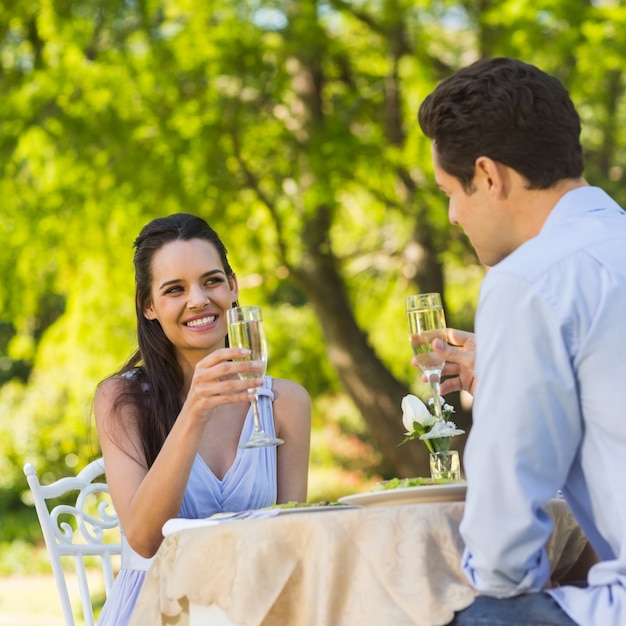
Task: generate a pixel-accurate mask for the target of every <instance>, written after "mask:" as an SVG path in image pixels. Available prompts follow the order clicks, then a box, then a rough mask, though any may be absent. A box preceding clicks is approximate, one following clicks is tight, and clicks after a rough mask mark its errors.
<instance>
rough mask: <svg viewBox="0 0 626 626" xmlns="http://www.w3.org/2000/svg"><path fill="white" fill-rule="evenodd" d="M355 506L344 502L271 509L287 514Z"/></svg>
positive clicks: (336, 509)
mask: <svg viewBox="0 0 626 626" xmlns="http://www.w3.org/2000/svg"><path fill="white" fill-rule="evenodd" d="M353 508H354V506H351V505H348V503H342V504H319V505H316V506H290V507H286V508H283V509H281V508H280V507H276V508H274V509H270V510H271V511H278V514H279V515H285V514H286V513H314V512H315V511H343V510H344V509H353Z"/></svg>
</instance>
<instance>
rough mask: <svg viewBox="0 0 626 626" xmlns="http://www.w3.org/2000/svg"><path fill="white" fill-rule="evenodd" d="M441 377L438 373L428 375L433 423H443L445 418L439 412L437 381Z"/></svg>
mask: <svg viewBox="0 0 626 626" xmlns="http://www.w3.org/2000/svg"><path fill="white" fill-rule="evenodd" d="M440 378H441V375H440V374H439V372H431V373H430V374H428V383H429V384H430V392H431V394H432V396H433V404H434V405H435V421H437V422H443V421H445V418H444V416H443V411H442V410H441V395H440V393H439V381H440Z"/></svg>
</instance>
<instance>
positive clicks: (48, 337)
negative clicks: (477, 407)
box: [0, 0, 626, 489]
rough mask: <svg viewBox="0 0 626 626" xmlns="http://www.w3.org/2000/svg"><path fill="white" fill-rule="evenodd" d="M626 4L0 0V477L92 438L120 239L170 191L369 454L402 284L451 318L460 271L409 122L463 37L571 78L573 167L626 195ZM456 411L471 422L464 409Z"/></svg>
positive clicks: (111, 337) (395, 412) (110, 338)
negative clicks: (355, 417) (356, 425)
mask: <svg viewBox="0 0 626 626" xmlns="http://www.w3.org/2000/svg"><path fill="white" fill-rule="evenodd" d="M625 26H626V7H623V6H621V5H620V4H619V3H617V4H616V3H612V2H608V1H607V2H600V1H599V2H590V1H585V0H533V2H530V0H482V1H481V2H470V1H469V0H464V1H456V2H453V1H450V0H362V1H360V2H352V1H348V0H268V1H264V2H261V1H260V0H237V1H233V0H212V1H211V2H193V1H192V0H103V1H99V2H94V1H93V0H72V1H70V0H47V1H45V2H44V1H43V0H28V1H24V0H7V1H5V2H4V3H3V4H2V6H1V7H0V86H1V88H2V93H3V97H2V98H1V99H0V120H1V121H2V132H1V133H0V203H1V205H0V240H1V241H2V246H1V247H0V271H1V272H2V276H3V278H4V279H3V281H2V282H1V283H0V348H2V355H0V384H3V386H2V388H1V389H0V410H1V411H2V415H3V417H2V422H1V424H0V431H2V432H1V433H0V435H1V437H0V452H1V454H0V486H3V487H4V488H7V489H11V488H12V486H13V485H15V484H17V483H18V482H19V481H21V476H20V474H21V465H22V463H23V461H24V458H25V457H26V456H27V455H33V454H39V455H40V456H41V457H42V464H43V465H45V466H46V467H47V468H49V469H50V471H51V472H53V473H54V472H57V471H58V472H60V471H62V470H63V468H65V467H66V466H67V465H72V464H75V463H77V462H78V459H80V458H85V457H87V456H88V455H89V453H90V451H93V450H94V449H95V448H96V447H97V444H96V443H95V442H93V441H91V443H90V441H89V437H86V435H88V434H89V426H88V424H89V415H90V402H91V395H92V393H93V389H94V387H95V385H96V383H97V381H98V380H100V379H101V378H103V377H104V376H106V375H107V374H108V373H109V372H111V371H112V370H114V369H115V368H116V367H117V366H118V365H119V364H120V363H121V361H122V360H123V359H124V358H125V357H126V356H128V355H129V354H130V352H131V351H132V348H133V343H134V339H133V319H132V316H133V309H132V304H131V303H132V291H133V277H132V271H131V262H130V261H131V255H132V249H131V244H132V240H133V238H134V237H135V235H136V234H137V232H138V231H139V229H140V227H141V226H142V225H143V224H144V223H145V222H146V221H148V220H149V219H151V218H153V217H155V216H157V215H164V214H167V213H171V212H175V211H190V212H194V213H197V214H200V215H202V216H203V217H205V218H206V219H208V220H209V221H210V222H211V223H212V224H213V225H214V226H215V228H216V229H217V230H218V232H220V234H221V235H222V236H223V238H224V240H225V242H226V243H227V245H228V246H229V247H230V248H231V257H232V261H233V264H234V267H235V268H236V270H237V272H238V275H239V276H240V279H241V282H242V285H243V294H242V300H244V301H248V302H252V301H255V302H258V303H260V304H263V305H264V306H267V308H268V311H270V313H269V317H268V320H269V321H270V323H269V324H268V326H269V332H270V343H271V345H272V367H271V373H274V374H275V375H286V376H290V377H293V378H295V379H298V380H300V381H301V382H302V383H303V384H304V385H305V386H306V387H307V388H309V390H310V391H311V393H312V394H313V396H314V398H317V397H321V396H322V395H324V394H328V393H339V392H341V393H344V394H346V395H347V397H349V398H350V399H351V401H352V403H353V405H354V406H355V407H356V409H357V410H358V412H359V413H360V414H361V415H362V417H363V420H364V423H365V425H366V429H367V437H369V438H370V440H371V442H372V443H373V445H374V446H375V448H376V449H377V450H378V451H379V452H380V453H381V455H382V460H381V461H380V463H379V467H378V468H377V469H378V470H379V471H380V472H383V473H384V474H386V475H392V474H395V475H415V474H420V473H424V472H426V471H427V470H426V463H427V459H426V453H425V448H424V447H421V446H401V447H398V446H397V444H398V442H399V441H401V439H402V430H403V429H402V425H401V421H400V409H399V407H400V400H401V398H402V396H403V395H405V394H406V393H408V392H409V390H410V389H411V388H413V389H418V388H419V384H418V383H416V382H415V381H416V378H417V376H416V372H415V371H414V370H413V369H412V368H411V367H410V365H409V358H410V352H409V348H408V342H407V340H406V328H405V326H406V323H405V319H404V311H403V298H404V296H406V295H409V294H410V293H413V292H417V291H440V292H442V293H443V294H444V298H445V301H446V307H447V310H448V321H449V323H450V324H451V325H456V326H461V327H465V328H471V325H472V315H473V305H474V301H475V298H476V294H477V286H478V284H479V281H480V278H481V276H482V274H483V268H481V267H480V266H479V265H478V264H477V261H476V259H475V257H474V254H473V252H472V250H471V247H470V246H469V245H468V243H467V241H466V239H465V237H464V235H463V234H462V233H461V232H460V231H458V230H456V229H451V228H450V227H449V225H448V223H447V214H446V204H445V199H444V198H442V197H441V196H440V194H439V193H438V192H437V190H436V188H435V186H434V183H433V181H432V176H431V166H430V146H429V142H427V141H426V140H425V139H424V138H423V137H422V136H421V134H420V132H419V130H418V128H417V124H416V122H415V119H416V113H417V109H418V107H419V103H420V101H421V100H422V98H423V97H424V96H425V95H426V94H427V93H428V92H429V91H430V90H431V89H432V88H433V86H434V84H435V83H436V82H437V81H438V80H440V79H441V78H443V77H445V76H446V75H448V74H449V73H451V72H452V71H453V70H454V69H456V68H457V67H459V66H461V65H464V64H466V63H468V62H470V61H472V60H474V59H476V58H478V57H480V56H497V55H511V56H517V57H520V58H524V59H525V60H528V61H530V62H535V63H537V64H539V65H541V66H542V67H543V68H544V69H546V70H547V71H550V72H553V73H555V74H557V75H558V76H559V77H560V78H561V79H562V80H563V82H564V83H565V84H566V85H567V86H568V88H570V90H571V92H572V95H573V97H574V99H575V101H576V102H577V104H578V105H579V108H580V111H581V115H582V117H583V122H584V126H585V131H584V143H585V146H586V149H587V157H588V169H587V171H588V178H589V179H590V182H592V183H594V184H599V185H602V186H604V187H605V188H607V189H608V190H609V191H610V192H612V193H613V194H614V195H615V196H616V198H617V199H618V200H620V201H621V202H622V204H624V203H625V200H626V198H625V197H624V196H625V194H626V192H625V191H624V189H623V178H624V169H623V168H624V165H623V164H624V162H625V159H624V152H625V146H626V137H625V136H624V134H625V133H626V130H624V129H625V128H626V124H624V121H625V117H626V111H625V99H624V86H625V80H624V71H623V69H622V68H623V67H624V57H625V56H626V52H625V51H626V45H625V44H626V41H625V40H626V28H625ZM459 417H460V419H459V421H460V422H461V424H462V425H463V426H468V425H469V416H468V415H467V414H461V415H460V416H459Z"/></svg>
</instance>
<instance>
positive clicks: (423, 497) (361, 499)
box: [339, 483, 467, 506]
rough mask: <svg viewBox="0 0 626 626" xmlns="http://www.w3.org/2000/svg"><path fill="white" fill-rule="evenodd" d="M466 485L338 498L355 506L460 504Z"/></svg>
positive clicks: (401, 489) (378, 492)
mask: <svg viewBox="0 0 626 626" xmlns="http://www.w3.org/2000/svg"><path fill="white" fill-rule="evenodd" d="M466 490H467V484H466V483H447V484H445V485H420V486H418V487H398V488H396V489H381V490H380V491H368V492H366V493H355V494H353V495H350V496H343V497H342V498H339V502H343V503H344V504H354V505H356V506H388V505H391V504H417V503H423V502H462V501H463V500H465V492H466Z"/></svg>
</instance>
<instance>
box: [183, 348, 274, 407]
mask: <svg viewBox="0 0 626 626" xmlns="http://www.w3.org/2000/svg"><path fill="white" fill-rule="evenodd" d="M249 356H250V350H243V349H240V348H221V349H219V350H215V351H214V352H211V353H210V354H208V355H207V356H206V357H204V358H203V359H202V360H200V361H198V363H197V364H196V366H195V369H194V373H193V377H192V379H191V386H190V388H189V392H188V394H187V399H186V401H185V406H186V407H187V408H189V409H192V410H193V411H194V412H195V411H198V412H199V413H200V414H201V415H202V417H203V418H204V419H208V417H209V413H210V411H211V410H212V409H214V408H215V407H217V406H219V405H222V404H232V403H235V402H249V401H250V393H249V391H248V390H249V389H252V388H254V387H261V386H262V385H263V372H262V367H261V365H260V363H258V362H255V361H245V360H238V359H245V358H247V357H249ZM240 374H247V375H250V376H252V378H245V379H242V378H240V377H239V375H240Z"/></svg>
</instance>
